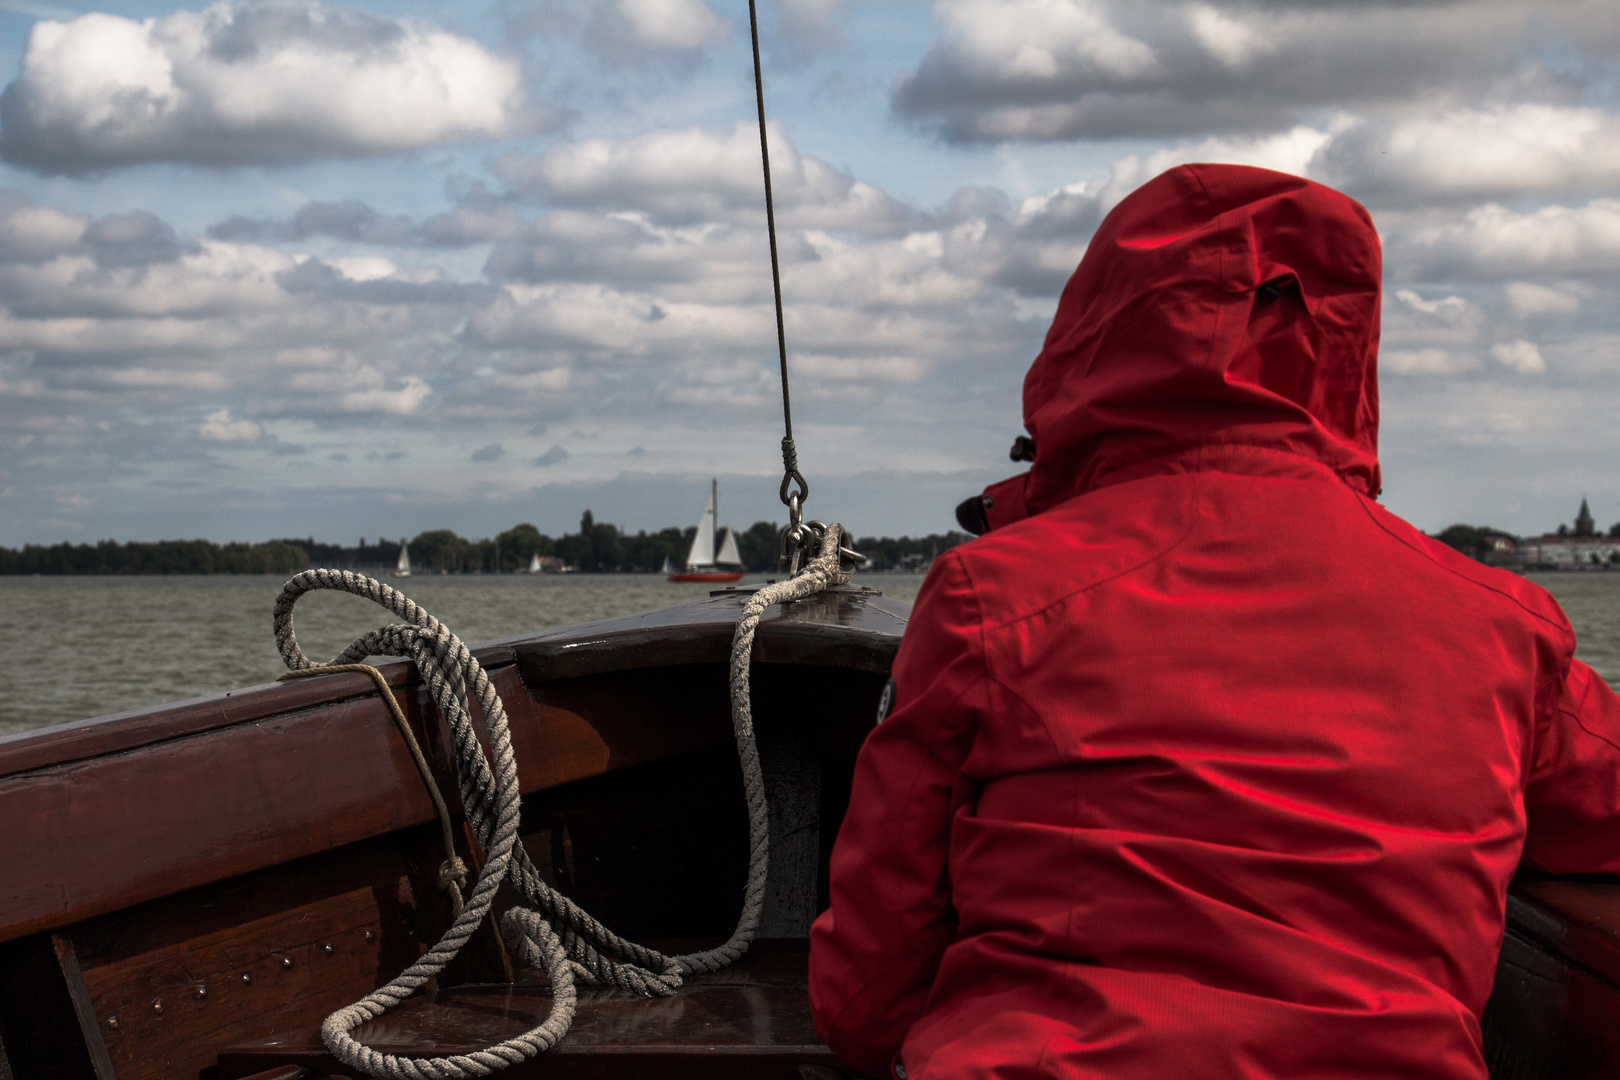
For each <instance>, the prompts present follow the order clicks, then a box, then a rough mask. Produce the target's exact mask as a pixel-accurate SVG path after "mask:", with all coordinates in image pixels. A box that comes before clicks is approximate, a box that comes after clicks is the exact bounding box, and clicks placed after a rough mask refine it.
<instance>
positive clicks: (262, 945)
mask: <svg viewBox="0 0 1620 1080" xmlns="http://www.w3.org/2000/svg"><path fill="white" fill-rule="evenodd" d="M748 593H749V590H747V589H731V590H722V591H720V592H718V593H714V594H711V595H709V596H706V597H703V598H701V599H698V600H694V601H692V602H690V603H686V604H682V605H679V606H677V607H673V608H669V609H666V610H663V611H658V612H651V613H647V614H643V615H635V616H629V617H625V618H619V619H612V620H608V621H606V622H599V623H591V624H587V625H584V626H577V627H571V628H568V629H565V630H556V631H550V632H546V633H539V634H534V635H531V636H527V637H521V638H515V639H510V640H505V641H499V642H492V643H489V644H485V645H481V646H478V647H476V648H475V649H474V654H475V655H476V656H477V657H478V659H479V661H480V662H481V663H482V665H483V666H484V668H485V670H486V671H487V672H488V673H489V675H490V678H491V679H492V680H493V681H494V683H495V686H496V689H497V690H498V692H499V693H500V695H501V697H502V700H503V701H504V703H505V706H506V709H507V711H508V713H509V715H510V720H511V730H512V738H513V743H514V748H515V752H516V756H517V762H518V768H519V776H520V779H521V783H522V790H523V793H524V801H523V824H522V828H521V842H522V843H523V845H524V847H525V848H526V849H527V850H528V852H529V853H530V856H531V857H532V859H533V861H534V862H535V864H536V865H537V867H538V868H539V869H540V871H541V873H542V875H543V876H547V877H548V878H549V880H550V881H551V882H553V883H555V885H556V886H557V887H559V888H561V889H562V890H563V891H565V892H566V893H568V894H569V895H571V896H572V897H573V898H574V899H576V900H577V901H579V902H580V903H581V904H582V905H583V906H584V907H585V908H586V909H587V910H588V911H590V912H592V914H594V915H596V916H597V917H598V918H600V919H601V920H602V921H603V922H604V923H606V924H607V925H608V926H610V927H612V928H613V929H615V930H616V931H618V932H620V933H623V934H625V935H627V936H630V937H632V938H633V939H635V940H639V941H644V942H651V943H655V944H656V943H664V944H665V945H666V946H668V947H669V948H677V949H678V948H680V947H682V946H683V945H684V944H686V943H692V942H707V943H710V944H712V943H715V942H717V941H718V940H720V939H723V938H724V937H725V936H726V935H727V934H728V933H729V932H730V931H731V928H732V925H733V923H734V922H735V920H736V918H737V912H738V909H739V907H740V904H741V896H742V887H743V881H744V877H745V871H746V863H747V858H748V840H747V817H746V813H745V810H744V803H743V797H742V785H741V778H740V770H739V766H738V763H737V755H736V748H735V746H734V744H733V741H732V734H731V720H730V708H729V699H728V691H727V658H728V655H729V652H730V648H731V638H732V631H733V627H734V624H735V622H736V619H737V617H738V614H739V610H740V608H741V605H742V602H743V598H744V597H745V596H747V595H748ZM909 610H910V608H909V605H907V604H905V603H902V602H898V601H894V600H891V599H888V598H885V597H884V596H883V595H882V594H881V593H880V592H877V591H873V590H871V589H865V588H861V587H858V586H844V587H835V588H833V589H830V590H828V591H827V592H825V593H823V594H821V595H819V596H816V597H813V598H810V599H807V600H803V601H799V602H797V603H793V604H787V605H781V606H778V607H774V608H771V609H768V610H767V612H766V614H765V617H764V619H763V621H762V623H761V625H760V629H759V634H758V637H757V639H756V642H755V647H754V648H755V651H754V658H755V664H754V668H753V671H754V674H753V699H754V715H755V717H756V728H757V732H758V741H759V747H760V755H761V759H762V761H763V763H764V770H765V777H766V788H767V796H768V798H769V800H770V804H771V808H772V830H771V831H772V846H771V867H770V869H771V878H770V886H769V894H768V897H767V902H766V907H765V911H764V915H763V918H762V921H761V924H760V939H759V940H757V941H756V942H755V944H754V947H753V948H752V949H751V950H750V951H749V953H748V955H747V956H746V957H745V958H744V959H743V960H742V961H741V962H740V963H738V964H737V965H735V966H734V967H732V968H730V969H728V970H726V971H722V972H719V973H717V974H714V975H710V976H702V977H698V978H694V979H692V980H690V981H689V982H688V984H687V985H686V986H685V987H684V988H683V989H682V990H681V992H680V993H679V994H678V995H677V996H676V997H673V998H662V999H644V998H632V997H631V996H630V995H628V994H626V993H624V992H620V991H605V990H600V989H595V988H583V989H582V990H581V992H580V1002H581V1003H580V1007H579V1011H578V1015H577V1016H576V1019H575V1021H574V1025H573V1028H572V1030H571V1031H570V1033H569V1036H568V1038H567V1039H565V1040H564V1042H563V1043H562V1045H560V1046H559V1047H557V1048H555V1049H553V1050H551V1051H549V1052H547V1053H545V1054H542V1055H541V1056H540V1057H539V1058H538V1059H536V1060H534V1061H530V1062H528V1063H526V1064H524V1065H519V1066H515V1067H513V1068H512V1069H510V1070H507V1072H506V1075H509V1076H511V1077H514V1078H517V1077H524V1076H542V1075H543V1076H547V1077H584V1076H589V1077H617V1076H626V1077H629V1076H634V1077H660V1078H662V1077H669V1078H672V1080H673V1078H679V1077H687V1076H702V1077H726V1076H784V1077H793V1076H795V1075H806V1076H815V1075H825V1076H828V1077H830V1076H832V1075H834V1074H835V1073H836V1071H837V1070H839V1069H840V1066H839V1065H838V1063H837V1062H836V1060H835V1059H834V1058H833V1057H832V1055H831V1054H830V1053H829V1052H828V1051H827V1050H826V1048H825V1047H823V1046H821V1045H820V1044H819V1043H818V1041H817V1040H816V1036H815V1031H814V1028H813V1027H812V1026H811V1023H810V1018H809V1007H808V1003H807V1000H806V995H805V978H806V970H805V965H806V955H807V946H806V939H805V937H806V933H807V930H808V926H809V922H810V920H811V918H812V917H813V916H814V914H815V913H816V911H817V910H818V908H819V907H821V906H822V905H823V904H824V903H825V890H826V881H825V867H826V862H827V855H828V851H829V847H830V845H831V842H832V838H833V836H834V834H835V832H836V830H837V826H838V823H839V821H840V819H841V815H842V812H843V807H844V805H845V803H846V802H847V799H848V788H849V782H850V776H851V773H852V769H853V762H854V758H855V753H856V751H857V749H858V747H859V746H860V743H861V740H862V738H863V737H864V736H865V733H866V731H867V730H868V729H869V728H870V726H871V724H872V721H873V718H874V716H875V710H876V708H877V703H878V699H879V696H880V694H881V691H882V687H883V684H884V681H885V679H886V677H887V674H886V673H887V670H888V667H889V664H890V662H891V660H892V658H893V655H894V651H895V649H896V648H897V646H898V643H899V640H900V634H901V631H902V630H903V629H904V627H905V623H906V619H907V617H908V615H909ZM379 614H383V615H384V621H386V613H381V612H379ZM383 671H384V673H385V674H386V676H387V679H388V681H389V684H390V685H391V686H393V687H396V688H399V689H398V690H397V691H396V693H397V696H398V697H399V699H400V703H401V705H402V706H403V707H404V710H405V712H406V715H407V718H408V720H409V722H410V723H411V725H412V727H413V730H414V731H415V732H416V734H417V738H418V740H419V741H420V743H421V744H422V746H423V748H424V750H425V751H426V754H427V756H428V759H429V761H430V763H431V766H432V769H433V771H434V773H435V775H436V776H437V778H438V783H439V786H440V787H441V789H442V790H443V791H444V793H445V795H446V798H447V799H449V800H450V802H451V804H452V810H453V812H454V813H455V814H456V815H457V817H456V821H457V825H458V827H459V828H461V829H462V832H463V837H464V839H465V838H467V837H468V836H470V834H469V833H468V832H467V830H466V827H465V823H464V818H463V817H462V816H461V809H460V805H459V801H458V800H457V798H456V795H455V792H456V790H457V786H456V781H455V772H454V766H453V764H452V763H451V761H450V759H449V750H448V747H449V745H450V744H449V732H448V729H447V726H446V724H445V723H444V721H443V719H442V718H441V717H440V715H439V713H438V710H437V708H436V707H435V706H434V705H433V704H432V703H431V701H430V699H429V697H428V696H427V693H426V690H425V688H424V687H422V686H421V685H420V682H419V680H418V676H417V673H416V669H415V667H414V666H413V665H411V664H409V663H407V662H395V663H389V664H387V665H385V666H384V667H383ZM475 717H477V713H476V709H475ZM0 821H4V822H5V823H6V825H7V827H6V828H5V829H4V831H3V838H0V865H3V866H4V870H3V871H0V942H3V944H0V1042H3V1044H4V1054H5V1061H6V1062H7V1064H6V1065H4V1066H0V1076H7V1075H9V1077H11V1078H14V1080H34V1078H44V1077H51V1078H53V1080H62V1078H85V1080H90V1078H94V1080H111V1078H113V1077H117V1078H119V1080H159V1078H161V1080H174V1078H184V1080H191V1078H198V1080H205V1078H206V1080H239V1078H241V1077H247V1076H259V1077H261V1078H262V1080H270V1078H272V1077H274V1078H276V1080H292V1078H293V1077H301V1076H327V1075H354V1074H352V1073H351V1072H350V1071H349V1070H348V1069H346V1068H344V1067H342V1066H341V1065H340V1064H339V1063H338V1062H337V1061H335V1060H334V1059H332V1058H331V1057H330V1056H328V1055H327V1052H326V1050H325V1047H324V1046H323V1045H322V1043H321V1039H320V1035H319V1028H320V1024H321V1021H322V1020H323V1018H324V1017H325V1016H326V1015H327V1014H328V1013H329V1012H331V1011H332V1010H334V1009H337V1008H340V1007H343V1006H345V1005H348V1004H350V1003H351V1002H353V1001H354V1000H356V999H357V998H359V997H360V996H361V995H363V994H365V993H366V992H368V991H369V990H371V989H372V988H374V987H376V986H379V985H381V984H382V983H384V982H386V981H387V980H388V979H389V978H391V977H392V976H393V975H395V974H397V973H398V972H399V971H400V970H401V969H403V968H404V967H405V966H407V965H408V964H409V963H411V962H412V961H414V960H415V959H416V958H417V956H418V955H420V954H421V952H422V951H423V950H424V949H425V948H426V947H427V946H428V945H431V944H432V943H433V942H435V941H436V940H437V939H438V937H439V935H440V934H441V933H442V932H443V930H444V929H445V927H446V926H447V925H448V923H449V921H450V911H449V907H448V901H447V900H446V899H445V898H444V895H443V894H442V893H440V892H439V890H438V889H437V888H436V887H435V875H436V871H437V868H438V866H439V863H440V860H441V859H442V858H443V853H442V845H441V843H440V841H439V839H438V838H439V835H440V830H439V826H438V824H437V819H436V817H435V812H434V807H433V804H432V802H431V801H430V799H429V796H428V795H427V793H426V791H425V789H424V786H423V782H422V779H421V778H420V777H419V776H418V774H417V772H416V770H415V766H414V765H413V763H412V759H411V757H410V755H409V753H408V751H407V750H406V748H405V746H404V744H403V741H402V740H401V738H400V735H399V733H398V732H397V731H396V730H395V728H394V725H393V722H392V721H391V719H390V716H389V713H388V711H387V709H386V707H385V705H384V703H383V702H382V701H381V700H380V699H379V697H378V695H377V691H376V688H375V686H374V685H373V684H372V682H371V680H370V679H369V678H367V677H366V676H364V675H361V674H331V675H323V676H319V677H316V678H310V679H301V680H296V681H292V682H285V683H278V684H272V685H268V686H257V687H251V688H248V689H245V690H240V691H235V692H232V693H229V694H223V695H217V696H213V697H206V698H199V699H196V700H192V701H186V702H180V703H178V704H174V705H168V706H162V707H158V708H152V709H143V710H139V711H135V712H130V713H123V714H119V715H116V716H109V717H104V718H101V719H98V720H90V721H84V722H81V723H75V724H67V725H62V726H60V727H55V728H50V729H45V730H41V731H36V732H29V733H25V734H22V735H16V736H10V737H7V738H5V739H0ZM462 854H463V857H464V858H467V857H470V849H469V848H464V849H463V852H462ZM505 904H506V902H498V904H497V906H498V907H501V906H505ZM514 979H516V981H515V982H514ZM549 1007H550V999H549V993H548V988H547V987H546V986H545V985H544V983H543V980H539V979H537V978H535V977H534V976H532V975H528V974H526V973H523V972H514V970H513V963H512V959H511V957H510V956H509V955H508V953H507V950H506V949H505V947H504V946H503V944H502V943H501V941H500V939H499V937H498V935H497V934H496V933H495V932H494V931H493V930H492V928H491V927H490V924H489V922H488V921H486V922H485V924H484V925H483V928H482V929H481V930H480V931H479V933H478V934H477V935H475V936H474V938H473V939H472V940H471V941H470V942H469V943H468V946H467V947H466V948H465V949H464V950H463V952H462V954H461V955H460V956H459V957H458V958H457V960H456V961H455V962H454V963H453V964H452V966H451V967H450V968H448V969H446V971H445V972H444V973H443V975H442V976H441V977H440V978H439V979H438V980H437V981H436V986H434V987H433V989H432V991H431V992H429V993H425V994H420V995H418V996H417V997H416V998H413V999H412V1000H411V1001H409V1002H407V1003H406V1004H405V1005H404V1006H403V1007H402V1008H401V1009H400V1010H399V1011H398V1012H396V1013H390V1014H388V1015H387V1016H384V1017H382V1018H381V1019H379V1020H377V1021H374V1022H373V1023H371V1024H369V1025H366V1026H364V1027H363V1028H361V1029H360V1031H358V1032H357V1035H358V1036H359V1037H360V1038H361V1039H362V1040H364V1041H365V1042H367V1043H368V1044H369V1045H371V1046H373V1047H376V1048H378V1049H384V1050H389V1051H395V1052H400V1053H405V1054H415V1055H425V1056H432V1055H434V1054H445V1053H449V1052H454V1051H456V1050H457V1049H471V1048H474V1047H476V1046H482V1045H486V1044H488V1043H490V1042H493V1041H496V1040H498V1039H501V1038H505V1037H507V1036H509V1035H513V1034H516V1033H518V1032H521V1031H524V1030H527V1029H528V1028H530V1027H532V1026H534V1024H536V1023H537V1022H538V1021H539V1019H541V1018H543V1017H544V1016H545V1014H546V1012H547V1011H548V1009H549ZM799 1066H805V1067H816V1068H821V1069H826V1070H834V1072H828V1073H816V1072H815V1071H814V1068H812V1071H811V1072H810V1073H804V1074H795V1072H794V1070H795V1068H797V1067H799ZM278 1070H279V1071H278Z"/></svg>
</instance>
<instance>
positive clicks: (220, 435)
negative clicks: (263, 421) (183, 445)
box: [197, 409, 264, 442]
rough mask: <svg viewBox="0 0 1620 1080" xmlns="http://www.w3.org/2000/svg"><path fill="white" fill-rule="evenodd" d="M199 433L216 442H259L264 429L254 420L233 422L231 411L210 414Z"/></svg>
mask: <svg viewBox="0 0 1620 1080" xmlns="http://www.w3.org/2000/svg"><path fill="white" fill-rule="evenodd" d="M197 433H198V434H199V435H201V436H202V437H203V438H205V439H211V440H213V441H214V442H258V441H259V439H260V437H261V436H263V435H264V429H263V428H261V427H260V426H259V425H258V424H256V423H254V422H253V421H252V420H232V419H231V411H230V410H229V409H221V410H219V411H218V412H212V413H209V414H208V418H207V419H206V420H204V421H203V424H202V426H201V427H199V428H198V429H197Z"/></svg>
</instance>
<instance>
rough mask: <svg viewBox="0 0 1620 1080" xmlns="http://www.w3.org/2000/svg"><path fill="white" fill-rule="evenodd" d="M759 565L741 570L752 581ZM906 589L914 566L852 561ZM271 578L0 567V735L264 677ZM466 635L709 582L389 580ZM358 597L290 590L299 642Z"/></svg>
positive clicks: (346, 631)
mask: <svg viewBox="0 0 1620 1080" xmlns="http://www.w3.org/2000/svg"><path fill="white" fill-rule="evenodd" d="M762 580H764V577H763V575H759V576H756V577H750V578H745V579H744V583H747V582H749V581H762ZM860 580H861V581H862V583H864V584H867V585H870V586H871V587H872V588H875V589H882V590H883V592H884V594H885V595H887V596H893V597H897V598H899V599H901V600H908V601H909V600H912V599H914V598H915V597H916V595H917V589H918V587H919V586H920V585H921V584H922V575H920V574H862V575H861V578H860ZM282 581H283V579H282V578H280V577H256V576H235V575H223V574H222V575H215V576H209V577H201V576H199V577H158V576H152V577H146V576H141V577H5V576H0V656H3V657H4V661H3V662H0V734H5V733H8V732H14V731H22V730H24V729H27V728H34V727H43V726H44V725H46V724H60V723H63V722H65V721H69V720H82V719H84V718H86V717H91V716H102V715H104V714H106V713H113V712H121V711H123V710H125V709H136V708H140V707H142V706H144V705H157V704H161V703H163V702H165V701H178V700H180V699H181V698H188V697H197V696H198V695H200V694H212V693H217V692H219V691H222V690H232V689H235V688H236V687H239V686H251V685H253V684H255V683H263V682H269V681H271V680H273V679H274V678H275V677H276V676H277V675H278V674H280V673H281V672H282V671H284V670H285V667H284V666H283V665H282V663H281V658H280V656H279V655H278V654H277V653H276V645H275V639H274V637H273V636H272V632H271V625H270V608H271V605H272V604H273V603H274V602H275V598H276V594H277V593H278V592H279V591H280V590H281V585H282ZM389 583H390V584H392V585H395V586H396V587H398V588H400V589H402V590H403V591H404V592H405V594H406V595H407V596H409V597H410V598H411V599H413V600H415V601H416V602H417V603H419V604H421V605H422V606H423V607H424V608H426V609H427V610H428V611H429V612H431V613H432V614H433V615H435V616H437V617H438V619H439V620H440V621H441V622H443V623H444V624H445V625H447V626H449V627H450V629H451V630H453V631H454V632H455V633H456V634H457V636H459V637H460V638H461V639H462V640H464V641H468V642H476V641H488V640H490V639H492V638H499V637H510V636H512V635H514V634H523V633H528V632H531V631H535V630H543V629H546V628H547V627H553V626H567V625H569V624H570V623H580V622H589V621H591V620H592V619H606V618H609V617H611V616H614V615H627V614H630V613H631V612H636V611H650V610H652V609H654V608H661V607H667V606H669V605H670V604H678V603H680V602H681V601H683V600H691V599H694V598H696V597H700V596H706V595H707V594H708V590H709V589H710V588H712V586H709V585H701V584H680V585H677V584H671V583H670V582H667V581H665V580H664V579H663V577H662V576H660V575H656V574H577V575H575V574H568V575H557V576H553V575H535V576H533V577H530V576H528V575H514V574H508V575H502V576H494V575H490V576H465V577H463V576H445V577H439V576H423V577H412V578H405V579H390V582H389ZM393 621H394V619H393V617H392V616H391V615H389V613H388V612H386V611H384V610H383V609H382V608H379V607H377V606H376V605H374V604H371V603H369V602H367V601H365V600H361V599H360V598H358V597H354V596H347V595H340V594H336V593H325V592H322V593H313V594H311V595H309V596H306V597H304V598H303V599H302V600H300V601H299V603H298V614H297V619H296V623H295V625H296V627H297V630H298V640H299V643H300V644H302V645H303V647H304V651H305V652H306V653H307V654H309V655H310V656H311V657H314V658H315V659H318V660H326V659H330V658H331V656H332V655H333V654H335V653H337V652H338V651H339V650H340V649H342V648H343V647H344V646H345V645H347V644H348V643H349V642H350V641H352V640H353V639H354V638H356V637H359V636H360V635H361V634H363V633H365V632H366V631H368V630H371V629H373V628H375V627H377V626H380V625H382V624H384V623H388V622H393Z"/></svg>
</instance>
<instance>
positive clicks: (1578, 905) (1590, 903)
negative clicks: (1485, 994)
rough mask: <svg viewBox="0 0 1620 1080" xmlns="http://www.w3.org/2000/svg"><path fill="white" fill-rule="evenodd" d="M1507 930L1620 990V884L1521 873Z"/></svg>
mask: <svg viewBox="0 0 1620 1080" xmlns="http://www.w3.org/2000/svg"><path fill="white" fill-rule="evenodd" d="M1508 925H1509V926H1511V927H1513V928H1514V929H1515V930H1517V931H1518V932H1519V933H1521V934H1523V935H1524V936H1525V937H1527V938H1529V939H1531V940H1533V941H1538V942H1540V943H1542V944H1543V945H1545V946H1546V947H1547V948H1549V949H1551V950H1552V951H1553V952H1554V953H1557V954H1559V955H1561V956H1565V957H1568V958H1569V959H1570V960H1572V961H1574V962H1575V963H1576V964H1578V965H1579V966H1581V967H1584V968H1587V969H1589V970H1591V971H1593V972H1596V973H1598V974H1600V975H1602V976H1603V977H1604V978H1606V979H1608V980H1609V981H1611V982H1613V983H1616V984H1617V985H1620V882H1616V881H1612V880H1611V881H1599V880H1593V879H1584V878H1558V877H1549V876H1545V875H1541V874H1531V873H1521V874H1520V875H1519V876H1518V877H1517V878H1515V879H1514V881H1513V886H1512V888H1511V889H1510V891H1509V894H1508ZM1616 1019H1617V1020H1620V1017H1617V1018H1616Z"/></svg>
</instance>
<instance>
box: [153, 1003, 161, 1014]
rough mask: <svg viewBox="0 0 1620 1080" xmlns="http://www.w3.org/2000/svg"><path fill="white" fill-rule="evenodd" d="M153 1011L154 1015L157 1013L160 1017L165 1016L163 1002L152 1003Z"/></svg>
mask: <svg viewBox="0 0 1620 1080" xmlns="http://www.w3.org/2000/svg"><path fill="white" fill-rule="evenodd" d="M152 1011H153V1012H154V1013H156V1014H157V1015H158V1016H162V1015H163V1002H161V1001H154V1002H152Z"/></svg>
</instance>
